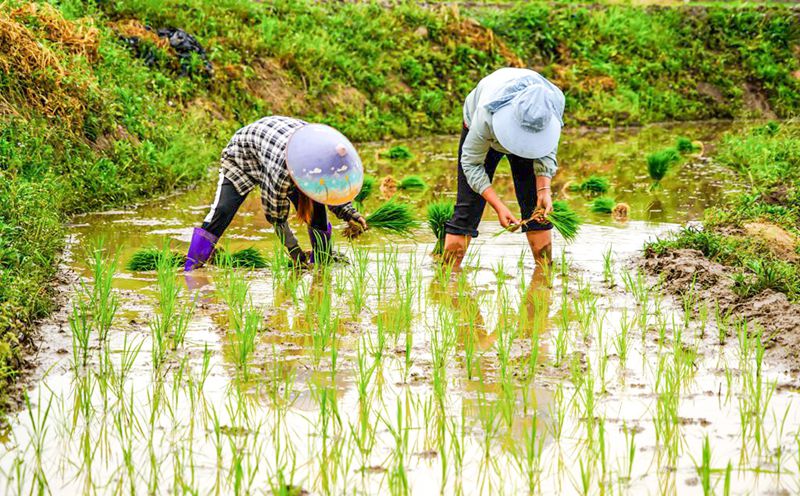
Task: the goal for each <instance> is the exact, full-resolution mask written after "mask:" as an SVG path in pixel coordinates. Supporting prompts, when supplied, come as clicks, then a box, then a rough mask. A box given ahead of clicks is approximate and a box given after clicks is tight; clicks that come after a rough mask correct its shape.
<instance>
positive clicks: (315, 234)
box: [308, 222, 333, 264]
mask: <svg viewBox="0 0 800 496" xmlns="http://www.w3.org/2000/svg"><path fill="white" fill-rule="evenodd" d="M332 234H333V226H331V223H330V222H328V228H327V229H326V230H324V231H319V230H317V229H314V228H313V227H311V226H308V238H309V239H310V240H311V257H310V258H309V262H311V263H312V264H313V263H316V261H317V260H316V258H317V254H319V258H320V260H319V261H320V262H327V259H328V257H330V255H331V235H332Z"/></svg>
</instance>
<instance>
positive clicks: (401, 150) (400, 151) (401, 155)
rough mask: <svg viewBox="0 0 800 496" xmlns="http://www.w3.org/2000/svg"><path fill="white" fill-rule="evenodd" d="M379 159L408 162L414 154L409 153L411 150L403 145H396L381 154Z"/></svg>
mask: <svg viewBox="0 0 800 496" xmlns="http://www.w3.org/2000/svg"><path fill="white" fill-rule="evenodd" d="M381 157H383V158H388V159H392V160H408V159H410V158H413V157H414V154H413V153H411V150H409V148H408V147H407V146H405V145H396V146H393V147H391V148H389V149H388V150H386V151H385V152H382V153H381Z"/></svg>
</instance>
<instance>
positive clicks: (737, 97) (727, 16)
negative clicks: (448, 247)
mask: <svg viewBox="0 0 800 496" xmlns="http://www.w3.org/2000/svg"><path fill="white" fill-rule="evenodd" d="M700 11H702V12H701V13H699V12H700ZM701 14H702V15H701ZM472 19H475V20H476V21H477V22H473V20H472ZM793 19H794V17H793V15H792V13H791V11H790V10H789V8H788V7H784V6H760V7H759V8H757V9H756V8H751V7H747V6H742V7H736V8H728V7H724V6H720V7H715V6H711V7H698V6H691V7H687V8H682V7H678V8H659V9H651V8H638V7H635V6H629V5H613V6H601V7H597V8H588V7H586V6H583V5H580V4H570V3H563V4H562V3H559V4H554V5H549V4H541V3H527V4H521V5H519V6H516V7H513V8H511V9H490V8H479V9H477V10H473V11H462V12H457V11H453V10H450V9H439V8H425V7H421V6H417V5H415V4H402V5H398V6H395V7H393V8H390V9H389V8H384V7H382V6H381V5H378V4H372V3H348V4H345V5H340V4H331V3H324V2H323V3H318V2H309V1H299V2H295V1H292V2H289V1H285V0H279V1H276V2H268V3H261V2H251V1H245V0H229V1H226V2H205V1H201V0H188V1H185V2H180V3H179V2H175V1H172V0H171V1H167V2H156V1H154V0H119V1H115V2H99V3H91V2H75V1H65V2H54V3H53V4H50V3H28V2H24V1H21V0H10V1H8V2H5V3H4V4H3V7H2V9H0V26H2V30H0V94H2V101H0V116H2V117H0V164H2V166H0V281H1V282H2V284H0V370H3V371H4V372H0V376H7V375H9V374H13V373H14V370H16V369H17V368H18V366H19V359H20V355H19V353H18V348H19V345H20V342H26V341H29V340H28V337H27V336H26V334H25V331H26V329H28V328H30V326H31V325H32V322H33V321H34V320H35V319H37V318H40V317H42V316H44V315H46V314H47V312H48V311H49V310H50V308H51V296H52V289H51V287H50V281H52V278H53V275H54V273H55V271H56V266H57V263H56V262H57V259H58V256H59V252H60V250H61V248H62V247H63V243H64V241H63V234H64V231H63V228H62V223H63V222H64V221H65V220H66V219H68V218H69V216H71V215H73V214H76V213H80V212H85V211H88V210H95V209H102V208H107V207H109V206H112V205H123V204H130V203H132V202H135V201H137V200H139V199H141V198H143V197H146V196H150V195H153V194H158V193H161V192H166V191H172V190H174V189H176V188H180V187H183V186H186V185H189V184H191V183H193V182H196V181H198V180H200V179H202V178H203V177H204V175H205V174H206V171H207V170H208V168H209V167H211V166H213V165H214V164H215V162H216V161H217V160H218V157H219V152H220V149H221V148H222V147H223V146H224V144H225V141H226V140H227V139H228V138H229V136H230V134H231V133H232V132H233V131H234V130H235V129H236V128H237V127H239V126H241V125H243V124H245V123H248V122H251V121H253V120H255V119H257V118H259V117H261V116H263V115H265V114H270V113H281V114H288V115H298V116H300V117H303V118H305V119H307V120H309V121H317V122H323V123H327V124H330V125H333V126H335V127H337V128H338V129H340V130H341V131H342V132H344V133H345V134H346V135H347V136H348V137H350V138H351V139H353V140H367V139H378V138H385V137H409V136H413V135H424V134H430V133H441V132H455V131H456V130H458V129H459V126H460V122H461V116H460V110H461V104H462V101H463V98H464V96H465V95H466V94H467V93H468V92H469V91H470V90H471V89H472V87H473V86H474V84H475V82H476V81H478V80H479V79H480V78H481V77H482V76H484V75H486V74H488V73H489V72H491V71H492V70H494V69H496V68H498V67H502V66H509V65H511V66H521V65H526V66H531V67H537V68H540V69H541V71H542V72H543V74H544V75H545V76H547V77H549V78H550V79H552V80H553V81H554V82H555V83H556V84H558V85H560V86H561V87H562V88H563V89H564V91H565V93H566V94H567V96H568V98H567V102H568V105H569V106H568V108H567V110H566V113H565V119H566V120H567V122H568V124H636V123H645V122H653V121H661V120H667V119H702V118H712V117H716V118H725V117H742V116H750V115H753V114H754V113H756V110H754V109H755V107H754V106H753V105H748V104H747V103H748V102H753V101H757V102H762V103H764V104H765V105H767V106H769V107H770V111H772V112H774V113H775V114H777V115H778V116H780V117H784V116H790V115H794V114H795V113H796V112H797V110H798V108H800V93H799V91H800V83H798V81H797V80H796V79H795V78H794V77H793V76H792V74H793V73H794V71H797V70H798V69H800V66H798V61H797V58H796V57H795V56H794V54H793V51H792V50H793V47H794V46H795V45H796V43H797V30H796V29H793V24H792V22H793V21H792V20H793ZM144 25H149V26H153V27H154V28H160V27H168V26H174V27H180V28H182V29H185V30H186V31H188V32H189V33H191V34H192V35H194V36H195V37H196V38H197V40H198V41H199V42H200V43H201V44H202V45H203V46H204V47H205V48H206V50H207V52H208V56H209V60H210V61H211V63H212V64H213V67H214V71H213V73H207V72H206V71H205V70H204V69H203V67H202V66H203V64H202V61H201V60H200V59H199V58H198V57H191V58H189V59H188V61H185V62H179V61H178V60H177V58H176V55H175V53H174V51H173V50H172V49H171V48H170V47H169V46H168V43H166V41H165V40H164V39H162V38H158V37H157V36H156V35H155V34H154V33H153V32H152V31H147V30H145V28H144ZM121 37H138V39H139V40H140V44H139V46H138V48H137V49H132V48H130V47H129V46H128V44H126V42H124V41H122V40H121ZM137 54H141V55H143V56H142V57H139V56H138V55H137ZM761 106H762V107H763V106H764V105H761ZM9 365H10V368H9V367H8V366H9Z"/></svg>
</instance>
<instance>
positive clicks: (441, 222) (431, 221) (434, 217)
mask: <svg viewBox="0 0 800 496" xmlns="http://www.w3.org/2000/svg"><path fill="white" fill-rule="evenodd" d="M454 211H455V203H454V202H453V201H451V200H439V201H437V202H433V203H431V204H430V205H428V226H429V227H430V228H431V231H432V232H433V235H434V236H436V246H435V247H434V248H433V254H434V255H441V254H442V252H443V251H444V237H445V231H444V228H445V224H446V223H447V221H449V220H450V219H451V218H452V217H453V212H454Z"/></svg>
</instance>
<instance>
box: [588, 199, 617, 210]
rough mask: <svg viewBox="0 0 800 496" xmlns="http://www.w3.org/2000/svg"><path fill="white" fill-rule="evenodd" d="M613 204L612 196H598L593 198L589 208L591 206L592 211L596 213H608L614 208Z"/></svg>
mask: <svg viewBox="0 0 800 496" xmlns="http://www.w3.org/2000/svg"><path fill="white" fill-rule="evenodd" d="M615 205H616V203H615V202H614V199H613V198H609V197H607V196H601V197H599V198H595V199H594V201H592V203H591V205H590V207H589V208H591V210H592V212H594V213H596V214H610V213H611V211H612V210H614V206H615Z"/></svg>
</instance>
